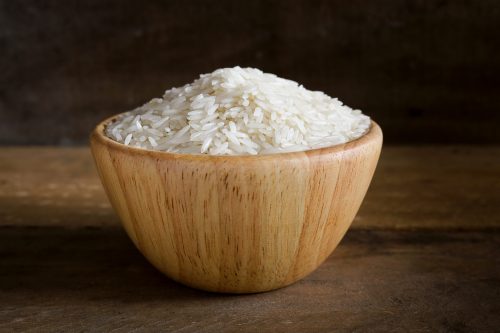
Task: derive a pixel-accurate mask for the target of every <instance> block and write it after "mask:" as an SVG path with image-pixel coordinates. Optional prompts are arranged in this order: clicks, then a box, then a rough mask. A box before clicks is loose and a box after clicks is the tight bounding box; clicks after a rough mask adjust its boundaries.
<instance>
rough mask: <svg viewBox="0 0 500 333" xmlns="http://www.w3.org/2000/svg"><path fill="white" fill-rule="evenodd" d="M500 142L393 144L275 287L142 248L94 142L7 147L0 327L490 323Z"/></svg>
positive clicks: (494, 312) (432, 326)
mask: <svg viewBox="0 0 500 333" xmlns="http://www.w3.org/2000/svg"><path fill="white" fill-rule="evenodd" d="M499 170H500V147H496V146H494V147H483V148H479V147H464V146H461V147H460V146H458V147H420V148H412V147H385V148H384V150H383V153H382V157H381V161H380V164H379V168H378V169H377V172H376V175H375V178H374V182H373V184H372V187H371V188H370V190H369V192H368V194H367V197H366V200H365V202H364V204H363V206H362V208H361V211H360V213H359V215H358V218H357V219H356V221H355V223H354V225H353V227H352V228H351V230H350V231H349V232H348V233H347V236H346V238H345V239H344V240H343V241H342V243H341V244H340V245H339V247H338V248H337V249H336V250H335V251H334V253H333V255H332V256H331V257H330V258H329V259H328V260H327V261H326V262H325V263H324V264H323V265H322V266H320V267H319V268H318V270H316V271H315V272H314V273H313V274H311V275H310V276H308V277H307V278H305V279H304V280H302V281H300V282H298V283H296V284H293V285H291V286H289V287H287V288H283V289H279V290H276V291H273V292H269V293H263V294H252V295H245V296H231V295H221V294H211V293H206V292H201V291H197V290H194V289H190V288H187V287H184V286H182V285H179V284H177V283H175V282H172V281H171V280H169V279H167V278H165V277H164V276H163V275H162V274H161V273H159V272H157V271H156V270H155V269H154V268H152V266H151V265H149V264H148V263H147V261H146V260H145V259H144V258H143V257H142V256H141V255H140V254H139V252H138V251H137V250H136V249H135V248H134V246H133V244H132V243H131V242H130V240H129V239H128V237H127V236H126V234H125V232H124V231H123V230H122V228H121V227H120V226H119V223H118V221H117V218H116V217H115V215H114V213H113V212H112V211H111V209H110V207H109V204H108V203H107V200H106V198H105V196H104V193H103V190H102V188H101V186H100V184H99V181H98V179H97V174H96V172H95V169H94V166H93V162H92V160H91V157H90V153H89V151H88V149H86V148H81V149H59V148H1V149H0V331H2V332H3V331H5V332H10V331H28V332H29V331H31V332H40V331H42V332H44V331H51V332H58V331H65V332H66V331H69V332H71V331H76V332H81V331H106V332H107V331H116V332H128V331H138V332H141V331H144V332H147V331H173V332H200V331H201V332H234V331H237V332H254V331H256V330H258V331H262V332H279V331H300V332H328V331H356V332H365V331H366V332H401V331H411V332H494V331H496V330H497V329H498V327H499V326H500V317H499V315H498V314H499V313H500V250H499V249H500V230H499V227H500V205H499V202H500V171H499Z"/></svg>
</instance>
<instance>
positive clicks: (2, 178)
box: [0, 145, 500, 230]
mask: <svg viewBox="0 0 500 333" xmlns="http://www.w3.org/2000/svg"><path fill="white" fill-rule="evenodd" d="M498 170H500V146H482V147H477V146H423V147H414V146H387V145H385V146H384V149H383V152H382V154H381V156H380V161H379V164H378V166H377V171H376V172H375V175H374V178H373V181H372V184H371V185H370V189H369V190H368V193H367V195H366V198H365V200H364V201H363V204H362V205H361V208H360V210H359V213H358V215H357V216H356V217H355V219H354V222H353V224H352V227H351V228H358V229H359V228H362V229H373V228H377V229H403V230H408V229H412V230H413V229H438V228H439V229H444V230H449V229H465V230H471V229H484V228H491V229H495V228H499V227H500V206H499V205H498V202H500V190H497V189H500V172H498ZM471 175H474V176H471ZM485 193H487V194H488V195H485ZM68 221H70V222H68ZM0 223H1V224H2V225H5V226H26V227H38V226H40V225H43V226H54V227H56V226H60V227H72V228H83V227H96V226H117V225H119V223H120V222H119V221H118V218H117V216H116V215H115V213H114V212H113V211H112V209H111V207H110V204H109V201H108V199H107V198H106V194H105V193H104V190H103V188H102V184H101V182H100V180H99V177H98V175H97V172H96V170H95V163H94V161H93V160H92V156H91V153H90V151H89V149H88V148H55V147H44V148H42V147H37V148H34V147H22V148H19V147H10V148H9V147H0Z"/></svg>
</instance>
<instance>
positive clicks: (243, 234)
mask: <svg viewBox="0 0 500 333" xmlns="http://www.w3.org/2000/svg"><path fill="white" fill-rule="evenodd" d="M113 120H114V117H112V118H109V119H107V120H105V121H103V122H102V123H100V124H99V125H98V126H97V127H96V128H95V130H94V131H93V133H92V135H91V139H90V142H91V148H92V154H93V156H94V159H95V162H96V165H97V169H98V172H99V175H100V177H101V180H102V183H103V185H104V188H105V190H106V192H107V195H108V197H109V199H110V201H111V204H112V205H113V207H114V209H115V211H116V212H117V214H118V215H119V217H120V219H121V221H122V223H123V226H124V228H125V230H126V232H127V233H128V235H129V236H130V238H131V239H132V241H133V242H134V244H135V245H136V246H137V248H138V249H139V250H140V251H141V252H142V254H143V255H144V256H145V257H146V258H147V259H148V260H149V261H150V262H151V263H152V264H153V265H154V266H155V267H156V268H158V269H159V270H160V271H162V272H163V273H164V274H166V275H167V276H168V277H170V278H171V279H173V280H175V281H178V282H180V283H183V284H185V285H188V286H191V287H194V288H199V289H204V290H208V291H215V292H228V293H253V292H261V291H267V290H272V289H276V288H280V287H284V286H287V285H289V284H291V283H294V282H295V281H297V280H299V279H301V278H303V277H305V276H306V275H308V274H309V273H311V272H312V271H313V270H315V269H316V268H317V267H318V266H319V265H320V264H321V263H322V262H323V261H324V260H325V259H326V258H327V257H328V256H329V255H330V254H331V253H332V251H333V250H334V249H335V247H336V246H337V244H338V243H339V242H340V240H341V239H342V237H343V236H344V234H345V232H346V231H347V229H348V228H349V225H350V224H351V222H352V220H353V219H354V216H355V215H356V212H357V211H358V208H359V206H360V205H361V202H362V200H363V197H364V196H365V193H366V191H367V189H368V186H369V184H370V181H371V179H372V176H373V173H374V171H375V167H376V165H377V161H378V158H379V155H380V149H381V146H382V131H381V129H380V127H379V126H378V125H377V124H376V123H375V122H372V126H371V129H370V131H369V132H368V133H367V134H365V135H364V136H363V137H361V138H359V139H357V140H355V141H351V142H349V143H346V144H343V145H338V146H333V147H329V148H321V149H315V150H309V151H305V152H295V153H282V154H272V155H256V156H211V155H188V154H173V153H166V152H157V151H150V150H145V149H139V148H133V147H129V146H125V145H123V144H121V143H118V142H115V141H113V140H112V139H110V138H108V137H106V136H105V134H104V128H105V126H106V124H107V123H109V122H111V121H113Z"/></svg>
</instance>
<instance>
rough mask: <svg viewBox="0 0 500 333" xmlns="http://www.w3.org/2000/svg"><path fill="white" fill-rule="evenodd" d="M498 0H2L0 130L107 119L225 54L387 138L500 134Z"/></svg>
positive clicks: (20, 134) (45, 138) (13, 140)
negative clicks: (292, 83)
mask: <svg viewBox="0 0 500 333" xmlns="http://www.w3.org/2000/svg"><path fill="white" fill-rule="evenodd" d="M499 33H500V2H499V1H497V0H481V1H473V0H471V1H464V0H455V1H445V0H441V1H431V0H420V1H417V0H412V1H410V0H407V1H405V0H383V1H370V0H365V1H359V0H350V1H341V0H336V1H299V0H288V1H286V0H282V1H250V0H248V1H231V0H221V1H206V2H199V1H118V0H116V1H113V0H88V1H38V0H25V1H19V0H17V1H9V0H2V1H0V54H1V57H0V73H1V76H0V144H81V143H85V142H86V140H87V135H88V133H89V131H90V130H91V128H92V126H93V125H94V124H95V123H96V122H97V121H99V120H100V119H102V118H104V117H106V116H108V115H110V114H113V113H118V112H121V111H124V110H127V109H130V108H132V107H134V106H137V105H139V104H141V103H143V102H145V101H146V100H148V99H150V98H152V97H155V96H160V94H162V92H163V90H165V89H167V88H169V87H171V86H176V85H181V84H184V83H187V82H190V81H192V80H193V79H194V78H195V77H197V75H198V74H200V73H204V72H210V71H212V70H214V69H216V68H218V67H223V66H233V65H242V66H254V67H259V68H261V69H263V70H265V71H269V72H274V73H276V74H278V75H280V76H284V77H287V78H291V79H293V80H296V81H299V82H301V83H303V84H304V85H305V86H306V87H307V88H309V89H318V90H323V91H325V92H327V93H329V94H331V95H334V96H338V97H340V99H341V100H343V101H344V102H345V103H347V104H348V105H351V106H353V107H358V108H361V109H362V110H363V111H364V112H366V113H367V114H369V115H370V116H372V117H373V118H374V119H376V120H377V121H378V122H380V123H381V125H382V127H383V128H384V130H385V134H386V142H390V143H450V142H455V143H483V142H496V143H500V131H498V130H497V127H498V122H499V121H500V113H499V111H500V94H499V92H500V43H499V41H500V37H499Z"/></svg>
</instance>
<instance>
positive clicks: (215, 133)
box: [106, 67, 370, 155]
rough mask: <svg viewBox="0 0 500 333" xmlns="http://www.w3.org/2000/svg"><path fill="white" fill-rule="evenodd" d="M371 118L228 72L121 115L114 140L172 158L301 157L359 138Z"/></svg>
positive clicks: (317, 96) (284, 84)
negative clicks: (292, 153) (299, 154)
mask: <svg viewBox="0 0 500 333" xmlns="http://www.w3.org/2000/svg"><path fill="white" fill-rule="evenodd" d="M369 127H370V118H369V117H367V116H365V115H363V114H362V113H361V111H359V110H353V109H351V108H350V107H348V106H346V105H343V104H342V102H340V101H339V100H338V99H336V98H331V97H329V96H328V95H326V94H324V93H323V92H320V91H310V90H307V89H305V88H304V87H303V86H301V85H299V84H298V83H297V82H294V81H290V80H286V79H282V78H279V77H277V76H276V75H274V74H267V73H263V72H262V71H260V70H258V69H255V68H240V67H234V68H223V69H218V70H216V71H215V72H213V73H210V74H204V75H201V76H200V78H199V79H198V80H195V81H194V82H193V83H190V84H186V85H185V86H183V87H180V88H173V89H170V90H167V91H166V92H165V94H164V95H163V97H162V98H154V99H152V100H151V101H150V102H148V103H146V104H145V105H143V106H141V107H139V108H137V109H135V110H133V111H130V112H127V113H124V114H122V115H121V116H119V117H118V119H117V121H115V122H114V123H112V124H110V125H108V126H107V128H106V135H107V136H109V137H110V138H112V139H114V140H116V141H118V142H121V143H124V144H125V145H130V146H133V147H140V148H145V149H151V150H160V151H167V152H173V153H188V154H211V155H245V154H252V155H255V154H269V153H280V152H290V151H303V150H309V149H314V148H320V147H327V146H333V145H337V144H341V143H345V142H348V141H351V140H354V139H356V138H359V137H360V136H362V135H363V134H365V133H366V132H367V131H368V128H369Z"/></svg>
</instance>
